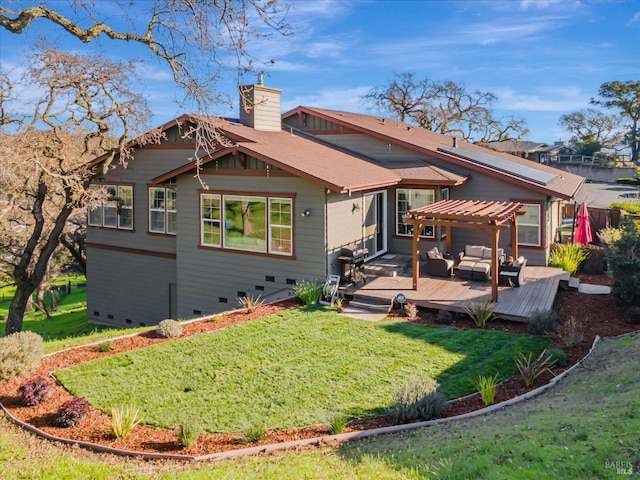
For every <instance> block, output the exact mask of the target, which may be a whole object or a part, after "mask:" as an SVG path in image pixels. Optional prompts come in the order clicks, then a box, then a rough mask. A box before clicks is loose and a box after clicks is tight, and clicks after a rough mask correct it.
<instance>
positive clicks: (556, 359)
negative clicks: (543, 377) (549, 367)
mask: <svg viewBox="0 0 640 480" xmlns="http://www.w3.org/2000/svg"><path fill="white" fill-rule="evenodd" d="M547 358H549V360H550V361H552V362H553V363H554V364H555V365H558V366H559V367H566V366H567V354H566V353H564V352H563V351H562V350H560V349H559V348H549V349H548V350H547Z"/></svg>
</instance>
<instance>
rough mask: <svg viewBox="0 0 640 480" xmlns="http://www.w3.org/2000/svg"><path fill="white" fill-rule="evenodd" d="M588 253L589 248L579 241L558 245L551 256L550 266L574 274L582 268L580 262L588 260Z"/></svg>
mask: <svg viewBox="0 0 640 480" xmlns="http://www.w3.org/2000/svg"><path fill="white" fill-rule="evenodd" d="M587 255H588V252H587V250H586V249H585V248H583V247H582V245H580V244H578V243H563V244H560V245H556V246H555V247H554V249H553V251H552V252H551V256H550V257H549V266H550V267H558V268H561V269H562V270H564V271H565V272H569V273H571V274H574V273H576V272H577V271H578V268H580V264H581V263H582V262H583V261H584V260H586V258H587Z"/></svg>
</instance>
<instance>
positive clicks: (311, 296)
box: [293, 280, 322, 305]
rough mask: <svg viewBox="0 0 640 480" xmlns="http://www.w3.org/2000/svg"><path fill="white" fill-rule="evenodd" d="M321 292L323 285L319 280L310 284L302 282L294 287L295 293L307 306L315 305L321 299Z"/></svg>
mask: <svg viewBox="0 0 640 480" xmlns="http://www.w3.org/2000/svg"><path fill="white" fill-rule="evenodd" d="M320 292H322V285H320V284H319V283H318V281H317V280H313V281H311V282H308V281H306V280H302V281H301V282H299V283H296V285H295V286H294V287H293V293H295V294H296V296H297V297H298V298H299V299H300V301H301V302H302V303H304V304H305V305H313V304H314V303H316V302H317V301H318V298H320Z"/></svg>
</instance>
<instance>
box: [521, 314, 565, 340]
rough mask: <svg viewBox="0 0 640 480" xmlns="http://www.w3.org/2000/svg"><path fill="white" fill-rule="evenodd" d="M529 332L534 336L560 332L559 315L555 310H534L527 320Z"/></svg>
mask: <svg viewBox="0 0 640 480" xmlns="http://www.w3.org/2000/svg"><path fill="white" fill-rule="evenodd" d="M527 330H528V331H529V333H532V334H534V335H544V334H545V333H550V332H555V331H556V330H558V314H557V313H556V312H555V311H554V310H534V311H533V312H531V314H530V315H529V318H528V319H527Z"/></svg>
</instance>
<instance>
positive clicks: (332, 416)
mask: <svg viewBox="0 0 640 480" xmlns="http://www.w3.org/2000/svg"><path fill="white" fill-rule="evenodd" d="M348 421H349V417H347V416H346V415H345V414H344V413H340V412H333V413H329V414H327V418H326V420H325V424H326V425H327V430H328V431H329V433H330V434H331V435H337V434H339V433H342V432H343V431H344V429H345V428H347V423H348Z"/></svg>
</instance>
